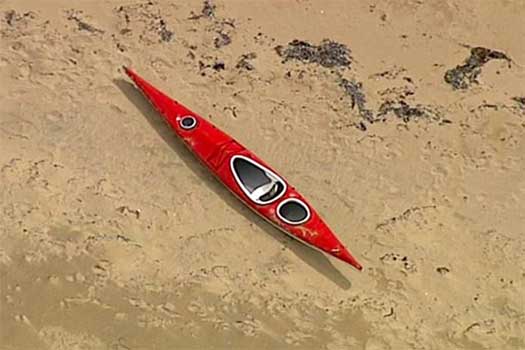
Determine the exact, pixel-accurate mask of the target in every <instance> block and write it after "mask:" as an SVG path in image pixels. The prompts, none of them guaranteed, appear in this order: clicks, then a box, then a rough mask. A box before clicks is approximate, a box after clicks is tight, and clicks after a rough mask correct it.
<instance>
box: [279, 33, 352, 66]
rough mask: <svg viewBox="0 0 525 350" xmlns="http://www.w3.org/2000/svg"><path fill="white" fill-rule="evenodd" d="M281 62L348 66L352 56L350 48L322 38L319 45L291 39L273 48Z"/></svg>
mask: <svg viewBox="0 0 525 350" xmlns="http://www.w3.org/2000/svg"><path fill="white" fill-rule="evenodd" d="M275 50H276V51H277V53H278V54H279V56H281V57H282V58H283V63H284V62H287V61H290V60H298V61H301V62H304V63H316V64H319V65H321V66H323V67H326V68H334V67H350V64H351V61H352V57H351V55H350V49H349V48H348V47H346V46H345V45H343V44H340V43H337V42H335V41H331V40H328V39H324V40H323V41H321V43H320V44H319V45H312V44H310V43H308V42H306V41H302V40H297V39H295V40H293V41H292V42H290V43H288V45H287V46H286V47H284V46H282V45H279V46H277V47H276V48H275Z"/></svg>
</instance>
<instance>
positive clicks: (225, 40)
mask: <svg viewBox="0 0 525 350" xmlns="http://www.w3.org/2000/svg"><path fill="white" fill-rule="evenodd" d="M217 34H218V36H217V37H216V38H215V40H214V41H213V43H214V45H215V47H216V48H217V49H220V48H221V47H223V46H226V45H230V44H231V42H232V39H231V38H230V36H229V35H228V34H226V33H223V32H218V33H217Z"/></svg>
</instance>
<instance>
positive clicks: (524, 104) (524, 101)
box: [512, 96, 525, 109]
mask: <svg viewBox="0 0 525 350" xmlns="http://www.w3.org/2000/svg"><path fill="white" fill-rule="evenodd" d="M512 100H513V101H514V102H516V103H517V104H518V106H519V107H520V108H521V109H525V96H516V97H513V98H512Z"/></svg>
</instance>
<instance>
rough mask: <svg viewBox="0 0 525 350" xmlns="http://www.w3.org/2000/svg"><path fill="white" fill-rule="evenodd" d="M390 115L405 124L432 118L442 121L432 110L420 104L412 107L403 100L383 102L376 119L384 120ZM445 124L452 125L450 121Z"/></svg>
mask: <svg viewBox="0 0 525 350" xmlns="http://www.w3.org/2000/svg"><path fill="white" fill-rule="evenodd" d="M390 113H392V114H394V115H395V116H396V117H398V118H399V119H401V120H402V121H403V122H405V123H408V122H409V121H412V120H417V119H421V118H430V119H433V120H436V121H441V120H442V118H441V117H440V116H439V114H438V113H437V112H435V111H433V110H431V109H430V108H429V107H427V106H423V105H420V104H417V105H416V106H411V105H409V104H408V103H407V102H405V101H403V100H399V101H385V102H383V104H382V105H381V106H380V107H379V111H378V113H377V115H376V119H379V120H384V119H385V116H387V115H388V114H390ZM445 123H450V120H447V121H446V122H445Z"/></svg>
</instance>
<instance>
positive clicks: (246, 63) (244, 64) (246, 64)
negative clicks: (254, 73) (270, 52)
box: [235, 52, 257, 70]
mask: <svg viewBox="0 0 525 350" xmlns="http://www.w3.org/2000/svg"><path fill="white" fill-rule="evenodd" d="M256 57H257V54H256V53H255V52H250V53H247V54H244V55H242V56H241V57H240V59H239V61H238V62H237V65H235V68H238V69H246V70H254V69H255V67H254V66H253V64H252V63H251V62H250V60H253V59H254V58H256Z"/></svg>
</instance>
